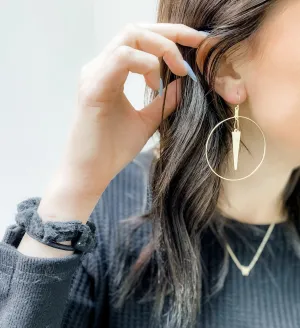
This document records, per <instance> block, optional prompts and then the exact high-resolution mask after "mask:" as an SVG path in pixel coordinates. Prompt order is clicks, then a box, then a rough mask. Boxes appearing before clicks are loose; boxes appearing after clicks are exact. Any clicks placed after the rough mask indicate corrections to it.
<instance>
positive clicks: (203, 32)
mask: <svg viewBox="0 0 300 328" xmlns="http://www.w3.org/2000/svg"><path fill="white" fill-rule="evenodd" d="M198 33H199V34H201V35H203V36H204V37H205V38H206V37H207V36H209V35H210V33H208V32H205V31H198Z"/></svg>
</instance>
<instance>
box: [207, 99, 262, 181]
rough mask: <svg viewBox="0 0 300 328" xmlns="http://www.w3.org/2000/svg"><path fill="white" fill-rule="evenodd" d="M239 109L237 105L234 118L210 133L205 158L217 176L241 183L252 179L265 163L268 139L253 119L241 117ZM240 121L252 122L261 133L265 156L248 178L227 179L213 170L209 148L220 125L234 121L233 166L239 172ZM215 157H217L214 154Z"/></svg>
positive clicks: (227, 119)
mask: <svg viewBox="0 0 300 328" xmlns="http://www.w3.org/2000/svg"><path fill="white" fill-rule="evenodd" d="M239 109H240V106H239V105H236V107H235V111H234V116H232V117H228V118H226V119H225V120H223V121H221V122H219V123H218V124H217V125H216V126H215V127H214V128H213V129H212V130H211V131H210V133H209V135H208V138H207V140H206V144H205V157H206V161H207V165H208V167H209V168H210V170H211V171H212V172H213V173H214V174H215V175H216V176H218V177H219V178H221V179H223V180H227V181H241V180H245V179H247V178H249V177H251V176H252V175H253V174H254V173H255V172H256V171H257V170H258V169H259V168H260V166H261V165H262V163H263V161H264V159H265V155H266V147H267V144H266V138H265V135H264V132H263V130H262V129H261V128H260V126H259V125H258V124H257V123H256V122H255V121H253V120H252V119H251V118H249V117H245V116H240V115H239ZM240 119H244V120H247V121H250V122H252V123H253V124H254V125H255V126H256V127H257V129H258V130H259V131H260V133H261V135H262V139H263V143H264V148H263V154H262V157H261V160H260V162H259V164H258V165H257V167H256V168H255V169H254V170H253V171H252V172H250V173H249V174H248V175H246V176H244V177H242V178H235V179H233V178H229V177H228V178H226V177H223V176H222V175H221V174H219V173H218V172H216V169H215V168H213V167H212V166H211V164H210V161H209V155H208V154H209V147H210V139H211V138H212V136H213V134H214V132H215V131H216V130H217V129H218V128H219V126H220V125H222V124H223V123H225V122H227V121H229V120H234V125H233V131H232V132H231V136H232V150H233V166H234V170H235V171H237V169H238V162H239V152H240V144H241V130H240ZM213 156H215V154H214V153H213Z"/></svg>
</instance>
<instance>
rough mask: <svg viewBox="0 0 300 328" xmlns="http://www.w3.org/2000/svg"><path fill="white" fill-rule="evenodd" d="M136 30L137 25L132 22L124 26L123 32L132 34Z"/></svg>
mask: <svg viewBox="0 0 300 328" xmlns="http://www.w3.org/2000/svg"><path fill="white" fill-rule="evenodd" d="M136 30H137V25H136V24H134V23H128V24H126V25H125V27H124V33H125V34H133V33H135V32H136Z"/></svg>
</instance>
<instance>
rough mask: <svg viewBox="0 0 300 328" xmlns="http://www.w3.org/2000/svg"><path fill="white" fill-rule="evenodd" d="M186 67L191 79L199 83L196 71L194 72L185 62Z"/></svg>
mask: <svg viewBox="0 0 300 328" xmlns="http://www.w3.org/2000/svg"><path fill="white" fill-rule="evenodd" d="M183 62H184V66H185V68H186V70H187V72H188V75H189V77H190V78H192V79H193V80H194V81H195V82H198V79H197V76H196V74H195V73H194V71H193V70H192V68H191V66H190V65H189V64H188V63H187V62H186V61H185V60H184V61H183Z"/></svg>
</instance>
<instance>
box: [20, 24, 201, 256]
mask: <svg viewBox="0 0 300 328" xmlns="http://www.w3.org/2000/svg"><path fill="white" fill-rule="evenodd" d="M203 38H204V36H203V34H202V33H199V32H198V31H196V30H194V29H192V28H190V27H187V26H184V25H181V24H150V25H132V24H131V25H128V26H127V27H126V28H125V29H124V30H123V31H121V32H120V33H119V34H118V35H117V36H116V37H115V38H113V40H112V41H111V42H110V43H109V44H108V45H107V47H106V48H105V49H104V51H103V52H102V53H101V54H100V55H99V56H98V57H97V58H95V59H94V60H92V61H91V62H90V63H88V64H87V65H85V66H84V67H83V69H82V74H81V80H80V88H79V94H78V108H77V111H76V114H75V117H74V122H73V124H72V128H71V131H70V134H69V137H68V140H67V143H66V150H65V154H64V156H63V158H62V160H61V164H60V166H59V168H58V170H57V172H56V174H55V176H54V177H53V178H52V180H51V181H50V183H49V186H48V188H47V191H46V193H45V195H44V196H43V197H42V201H41V203H40V206H39V209H38V213H39V215H40V217H41V218H42V219H43V220H44V221H47V220H52V221H64V220H80V221H82V222H83V223H86V221H87V220H88V218H89V216H90V214H91V212H92V211H93V209H94V207H95V205H96V204H97V202H98V200H99V198H100V197H101V195H102V193H103V191H104V190H105V189H106V187H107V186H108V184H109V183H110V181H111V180H112V179H113V178H114V176H115V175H116V174H117V173H119V172H120V171H121V170H122V169H123V168H124V167H125V166H126V165H127V164H128V163H129V162H131V160H132V159H133V158H134V157H135V156H136V155H137V154H138V153H139V152H140V151H141V150H142V148H143V147H144V145H145V144H146V142H147V140H148V139H149V138H150V137H151V136H152V135H153V133H154V132H155V131H156V130H157V128H158V126H159V124H160V122H161V109H162V105H163V100H164V99H163V98H162V97H160V96H158V97H157V98H156V99H154V101H153V102H152V103H151V104H149V105H148V106H147V107H145V108H143V109H142V110H141V111H136V110H135V108H134V107H133V106H132V105H131V104H130V102H129V101H128V99H127V98H126V96H125V94H124V92H123V90H124V83H125V81H126V79H127V77H128V75H129V72H133V73H138V74H142V75H144V77H145V81H146V83H147V85H149V86H150V87H151V88H153V89H158V88H159V86H160V81H159V80H160V65H159V60H158V57H163V59H164V60H165V62H166V63H167V65H168V66H169V67H170V69H171V70H172V72H174V73H175V74H176V75H178V76H185V75H187V69H186V67H185V65H184V62H183V58H182V55H181V53H180V51H179V49H178V47H177V46H176V44H175V43H180V44H182V45H185V46H189V47H193V48H195V49H196V48H198V46H199V44H200V43H201V41H203ZM176 84H178V87H180V83H179V80H177V81H174V82H172V83H171V84H170V85H169V86H168V91H167V94H166V99H165V117H167V116H168V115H170V114H171V113H172V111H173V110H174V109H175V108H176V102H177V101H178V100H179V99H178V98H177V99H176ZM18 250H19V251H20V252H21V253H23V254H25V255H28V256H37V257H58V256H59V257H63V256H66V255H69V254H70V252H67V251H62V250H57V249H54V248H51V247H48V246H46V245H43V244H41V243H39V242H37V241H35V240H34V239H32V238H31V237H30V236H28V235H25V236H24V238H23V239H22V241H21V243H20V244H19V247H18Z"/></svg>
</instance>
